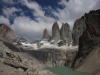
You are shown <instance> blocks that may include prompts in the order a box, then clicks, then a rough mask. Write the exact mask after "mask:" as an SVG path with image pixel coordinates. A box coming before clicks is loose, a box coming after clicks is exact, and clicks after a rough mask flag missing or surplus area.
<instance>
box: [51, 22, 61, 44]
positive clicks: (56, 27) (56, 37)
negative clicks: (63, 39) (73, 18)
mask: <svg viewBox="0 0 100 75" xmlns="http://www.w3.org/2000/svg"><path fill="white" fill-rule="evenodd" d="M59 40H60V29H59V25H58V23H57V21H56V22H55V23H54V24H53V26H52V38H51V40H50V42H51V44H56V43H57V42H58V41H59Z"/></svg>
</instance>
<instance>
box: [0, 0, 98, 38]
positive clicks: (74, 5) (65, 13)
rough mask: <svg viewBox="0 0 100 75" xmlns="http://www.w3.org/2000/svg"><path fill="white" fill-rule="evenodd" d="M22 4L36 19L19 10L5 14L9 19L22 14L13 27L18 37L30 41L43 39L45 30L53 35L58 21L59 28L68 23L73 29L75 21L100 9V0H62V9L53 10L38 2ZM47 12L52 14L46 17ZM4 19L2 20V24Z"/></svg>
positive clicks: (8, 10) (60, 2)
mask: <svg viewBox="0 0 100 75" xmlns="http://www.w3.org/2000/svg"><path fill="white" fill-rule="evenodd" d="M4 1H5V0H4ZM11 1H13V0H11ZM13 2H14V1H13ZM20 3H21V4H22V5H24V6H26V7H27V8H28V9H30V10H31V11H30V12H32V13H33V16H32V17H35V18H34V19H32V18H30V17H27V16H26V15H25V14H24V11H21V10H20V9H17V8H4V9H3V12H4V14H5V15H6V16H7V17H9V16H10V15H11V14H13V13H14V12H21V13H22V14H23V15H21V16H19V17H18V16H15V19H14V22H13V24H12V25H11V27H12V29H13V30H14V31H15V34H16V35H17V36H22V37H25V38H28V39H41V38H42V33H43V30H44V28H47V29H48V31H49V34H51V30H52V25H53V23H54V22H55V21H56V20H57V22H58V24H59V27H61V24H62V23H66V22H67V23H68V24H69V25H70V27H71V29H72V27H73V24H74V21H75V20H76V19H78V18H80V17H81V16H83V15H84V13H88V12H89V11H90V10H97V9H100V0H69V1H68V2H67V1H66V0H60V1H59V2H58V5H60V6H62V7H63V8H62V9H61V8H59V7H57V8H56V9H53V8H52V7H50V6H47V7H45V8H44V7H42V6H40V5H39V4H38V3H37V2H36V1H30V0H20ZM47 11H48V12H49V13H50V14H47V15H45V14H46V13H47ZM7 12H8V13H7ZM51 15H53V16H51ZM0 18H2V19H4V20H5V22H6V23H9V20H8V19H7V18H5V17H3V16H1V17H0ZM2 19H0V20H1V22H2ZM3 22H4V21H3Z"/></svg>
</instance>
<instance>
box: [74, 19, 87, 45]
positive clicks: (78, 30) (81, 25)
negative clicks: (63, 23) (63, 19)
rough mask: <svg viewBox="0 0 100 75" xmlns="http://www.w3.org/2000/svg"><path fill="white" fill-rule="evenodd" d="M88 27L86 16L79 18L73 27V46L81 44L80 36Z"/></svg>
mask: <svg viewBox="0 0 100 75" xmlns="http://www.w3.org/2000/svg"><path fill="white" fill-rule="evenodd" d="M85 29H86V23H85V17H81V18H80V19H77V20H76V21H75V23H74V27H73V46H76V45H79V37H80V36H81V35H82V34H83V31H84V30H85Z"/></svg>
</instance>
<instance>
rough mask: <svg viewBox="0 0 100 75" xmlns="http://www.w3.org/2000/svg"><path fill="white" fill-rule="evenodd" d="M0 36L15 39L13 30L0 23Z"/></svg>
mask: <svg viewBox="0 0 100 75" xmlns="http://www.w3.org/2000/svg"><path fill="white" fill-rule="evenodd" d="M0 36H2V37H4V38H6V39H8V40H13V39H15V35H14V31H13V30H12V29H11V28H10V27H9V26H7V25H5V24H0Z"/></svg>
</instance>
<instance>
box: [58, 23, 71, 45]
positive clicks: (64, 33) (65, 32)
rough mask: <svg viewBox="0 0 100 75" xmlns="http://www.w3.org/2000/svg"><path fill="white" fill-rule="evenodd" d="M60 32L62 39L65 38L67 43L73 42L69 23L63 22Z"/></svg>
mask: <svg viewBox="0 0 100 75" xmlns="http://www.w3.org/2000/svg"><path fill="white" fill-rule="evenodd" d="M60 34H61V40H63V41H64V42H65V43H66V44H68V45H70V44H71V42H72V32H71V30H70V26H69V25H68V23H65V24H64V23H63V24H62V27H61V30H60Z"/></svg>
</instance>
